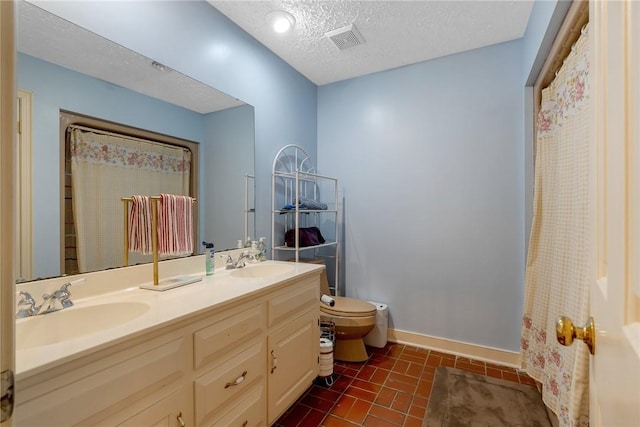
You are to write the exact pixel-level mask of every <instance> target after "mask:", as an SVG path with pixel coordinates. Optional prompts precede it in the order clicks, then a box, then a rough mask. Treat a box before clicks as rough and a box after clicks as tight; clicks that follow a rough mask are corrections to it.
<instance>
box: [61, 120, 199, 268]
mask: <svg viewBox="0 0 640 427" xmlns="http://www.w3.org/2000/svg"><path fill="white" fill-rule="evenodd" d="M69 150H70V156H71V187H72V204H73V216H74V222H75V227H76V236H77V237H76V246H77V256H78V269H79V270H80V272H87V271H95V270H102V269H105V268H111V267H121V266H123V265H124V249H123V248H124V210H123V202H122V201H121V198H122V197H131V196H132V195H143V196H157V195H160V194H161V193H168V194H177V195H189V182H190V169H191V153H190V152H189V151H188V150H186V149H184V148H182V147H175V146H171V145H167V144H161V143H157V142H153V141H145V140H142V139H138V138H131V137H127V136H125V135H122V136H119V135H116V134H110V133H103V132H100V131H91V130H89V129H86V128H80V127H70V135H69ZM150 261H151V256H149V255H140V254H134V253H132V254H130V256H129V264H130V265H133V264H136V263H139V262H150Z"/></svg>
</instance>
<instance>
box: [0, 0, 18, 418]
mask: <svg viewBox="0 0 640 427" xmlns="http://www.w3.org/2000/svg"><path fill="white" fill-rule="evenodd" d="M13 15H14V2H10V1H0V373H1V381H0V382H1V383H2V391H1V392H0V399H1V400H2V402H1V404H0V415H2V418H0V420H2V419H4V418H5V417H8V416H9V412H10V410H9V408H8V407H7V405H8V404H9V401H10V396H9V395H8V393H9V392H8V391H7V390H8V389H7V387H6V386H7V385H8V384H7V383H8V382H9V380H8V376H9V375H10V373H11V372H13V370H14V361H13V360H14V351H13V333H14V308H13V300H14V281H15V278H14V275H13V240H14V231H13V214H14V208H13V199H14V190H15V188H14V181H15V177H14V165H13V161H14V155H13V153H14V147H15V146H14V144H15V128H16V127H15V122H16V115H15V104H16V88H15V38H14V21H13ZM0 424H2V427H9V426H11V425H12V422H11V418H9V419H8V420H6V421H0Z"/></svg>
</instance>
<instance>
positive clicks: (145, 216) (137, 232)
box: [129, 196, 153, 254]
mask: <svg viewBox="0 0 640 427" xmlns="http://www.w3.org/2000/svg"><path fill="white" fill-rule="evenodd" d="M131 199H132V202H131V209H130V210H129V251H131V252H140V253H143V254H150V253H151V252H152V251H153V242H152V240H151V239H152V237H151V212H152V211H151V199H150V198H149V196H131Z"/></svg>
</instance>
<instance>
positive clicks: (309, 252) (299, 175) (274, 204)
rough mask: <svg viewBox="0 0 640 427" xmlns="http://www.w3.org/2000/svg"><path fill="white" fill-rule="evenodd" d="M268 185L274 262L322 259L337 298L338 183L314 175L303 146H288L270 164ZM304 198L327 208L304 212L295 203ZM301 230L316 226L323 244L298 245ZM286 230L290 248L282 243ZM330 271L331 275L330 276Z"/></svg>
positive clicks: (334, 179) (334, 180) (313, 166)
mask: <svg viewBox="0 0 640 427" xmlns="http://www.w3.org/2000/svg"><path fill="white" fill-rule="evenodd" d="M271 184H272V187H271V188H272V194H271V197H272V199H271V245H272V246H271V253H272V257H273V259H280V260H292V261H295V262H301V261H304V260H309V259H313V260H315V259H318V258H322V259H324V260H325V264H326V267H327V277H328V278H329V287H330V289H331V291H332V292H333V294H334V295H338V289H339V286H338V285H339V283H338V277H339V276H338V271H339V270H338V260H339V258H338V248H339V244H338V236H339V235H338V225H339V221H338V215H339V200H338V180H337V179H336V178H333V177H329V176H323V175H319V174H317V173H316V169H315V165H314V163H313V160H312V159H311V158H310V157H309V155H308V154H307V153H306V152H305V151H304V149H303V148H302V147H299V146H297V145H287V146H285V147H283V148H282V149H280V151H278V154H277V155H276V157H275V159H274V161H273V170H272V182H271ZM303 199H308V200H310V201H313V202H321V203H324V204H326V205H327V209H303V208H301V207H300V204H299V203H298V201H299V200H303ZM285 207H290V208H289V209H286V208H285ZM303 227H318V229H319V230H320V231H321V233H322V235H323V237H324V238H325V242H324V243H321V244H318V245H314V246H301V245H300V233H299V230H300V229H301V228H303ZM288 230H294V236H295V237H294V245H293V246H287V245H286V243H285V233H286V231H288ZM331 269H333V274H329V273H330V272H331ZM331 278H333V283H331Z"/></svg>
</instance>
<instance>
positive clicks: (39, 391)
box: [14, 261, 323, 427]
mask: <svg viewBox="0 0 640 427" xmlns="http://www.w3.org/2000/svg"><path fill="white" fill-rule="evenodd" d="M322 268H323V267H322V266H318V265H311V264H298V263H295V264H294V263H286V262H273V261H267V262H264V263H260V264H258V265H255V266H248V267H246V268H244V269H241V270H231V271H225V270H221V271H220V270H217V271H216V274H215V275H214V276H208V277H204V278H203V280H202V281H200V282H197V283H194V284H190V285H187V286H184V287H182V288H177V289H172V290H169V291H166V292H154V291H148V290H141V289H138V288H137V287H130V288H127V289H123V290H118V291H115V292H109V293H105V294H103V295H100V296H97V297H92V298H86V299H83V300H82V301H78V302H76V304H75V306H74V307H71V308H69V309H65V310H61V311H59V312H56V313H50V314H46V315H43V316H36V317H34V318H29V319H21V320H18V321H17V325H16V329H17V333H16V337H17V345H16V347H17V354H16V356H17V357H16V360H17V386H16V412H15V418H14V420H15V425H16V426H35V425H47V426H62V425H64V426H70V425H91V426H116V425H117V426H120V425H122V426H136V427H138V426H152V425H153V426H156V425H164V426H182V425H187V426H264V425H270V424H272V423H273V422H275V421H276V420H277V419H278V417H280V416H281V415H282V414H283V413H284V411H285V410H286V409H287V408H288V407H289V406H290V405H291V404H292V403H293V402H294V401H295V400H296V399H297V398H298V397H299V396H300V395H301V393H302V392H303V391H304V390H306V389H307V388H308V387H309V385H311V383H312V381H313V379H314V378H315V377H316V376H317V373H318V366H319V365H318V354H319V327H318V326H319V324H318V323H319V304H318V300H319V284H320V273H321V271H322ZM145 307H146V309H145ZM93 310H95V311H93ZM110 310H111V311H112V315H111V317H112V318H113V319H114V320H113V322H114V323H115V326H114V325H109V323H108V321H104V318H107V319H108V318H109V317H110ZM92 311H93V313H92ZM74 312H78V313H79V314H73V313H74ZM123 313H128V314H123ZM131 313H134V314H131ZM56 315H57V317H56ZM63 316H64V317H65V319H62V318H63ZM38 317H40V318H41V319H38ZM47 317H49V319H46V318H47ZM98 317H99V318H100V319H98ZM58 318H60V319H58ZM92 318H94V320H95V323H97V324H98V326H97V328H98V329H99V330H96V331H95V332H94V333H87V329H86V327H85V328H84V329H83V327H82V326H80V325H83V324H85V323H91V322H92ZM122 319H125V320H124V321H123V320H122ZM34 321H44V322H42V324H43V325H45V326H43V327H45V328H47V327H50V328H51V329H50V330H49V331H47V333H46V334H45V335H47V336H48V334H53V335H55V336H56V337H57V338H54V339H51V338H46V337H43V338H42V339H43V340H44V341H43V342H44V344H42V343H39V342H38V340H37V339H36V338H31V337H30V334H32V333H35V332H34V331H36V332H37V331H38V330H37V326H33V327H32V326H27V327H24V326H23V325H22V323H27V322H32V323H31V324H29V325H34V324H35V323H33V322H34ZM45 322H46V323H45ZM105 322H106V323H105ZM74 325H75V326H74ZM105 325H106V326H105ZM78 328H79V329H78ZM65 329H67V330H65ZM78 330H80V332H78ZM65 333H66V334H65Z"/></svg>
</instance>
